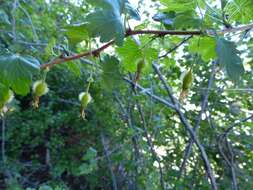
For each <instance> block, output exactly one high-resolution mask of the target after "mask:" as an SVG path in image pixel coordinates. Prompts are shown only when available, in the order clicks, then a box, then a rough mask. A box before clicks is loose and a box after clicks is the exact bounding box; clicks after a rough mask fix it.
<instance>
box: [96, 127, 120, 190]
mask: <svg viewBox="0 0 253 190" xmlns="http://www.w3.org/2000/svg"><path fill="white" fill-rule="evenodd" d="M100 138H101V142H102V145H103V149H104V154H105V157H106V160H107V165H108V168H109V170H110V173H111V178H112V184H113V189H114V190H117V189H118V187H117V180H116V177H115V175H114V172H113V167H112V161H111V159H110V157H109V151H108V146H107V143H106V140H105V136H104V133H103V132H101V133H100Z"/></svg>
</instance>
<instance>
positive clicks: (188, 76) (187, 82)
mask: <svg viewBox="0 0 253 190" xmlns="http://www.w3.org/2000/svg"><path fill="white" fill-rule="evenodd" d="M192 82H193V74H192V70H191V69H190V70H189V71H187V72H186V73H185V75H184V77H183V84H182V90H189V89H190V87H191V85H192Z"/></svg>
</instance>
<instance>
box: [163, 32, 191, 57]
mask: <svg viewBox="0 0 253 190" xmlns="http://www.w3.org/2000/svg"><path fill="white" fill-rule="evenodd" d="M192 37H193V35H191V36H189V37H187V38H184V39H183V40H182V41H181V42H180V43H179V44H177V45H176V46H175V47H173V48H171V49H170V50H169V51H167V52H166V53H165V54H163V55H161V56H159V59H161V58H164V57H166V56H167V55H168V54H170V53H172V52H173V51H175V50H176V49H177V48H179V47H180V46H181V45H183V44H184V43H185V42H187V41H188V40H189V39H191V38H192Z"/></svg>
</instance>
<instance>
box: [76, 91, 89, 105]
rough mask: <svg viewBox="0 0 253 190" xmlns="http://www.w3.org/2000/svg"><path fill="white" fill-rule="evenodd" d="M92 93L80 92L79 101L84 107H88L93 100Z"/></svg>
mask: <svg viewBox="0 0 253 190" xmlns="http://www.w3.org/2000/svg"><path fill="white" fill-rule="evenodd" d="M91 99H92V98H91V95H90V93H88V92H81V93H80V94H79V101H80V102H81V106H82V107H86V106H87V105H88V104H89V103H90V101H91Z"/></svg>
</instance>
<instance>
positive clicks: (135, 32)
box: [41, 23, 253, 68]
mask: <svg viewBox="0 0 253 190" xmlns="http://www.w3.org/2000/svg"><path fill="white" fill-rule="evenodd" d="M252 28H253V23H251V24H249V25H245V26H241V27H238V28H232V29H226V30H222V31H218V32H217V34H220V35H223V34H225V33H229V32H238V31H245V30H250V29H252ZM138 34H153V35H157V37H163V36H166V35H177V36H180V35H183V36H184V35H191V36H193V35H208V31H205V32H203V31H200V30H196V31H183V30H182V31H178V30H130V29H128V30H127V31H126V34H125V37H128V36H133V35H138ZM113 43H114V40H112V41H110V42H108V43H106V44H104V45H103V46H101V47H100V48H98V49H95V50H92V51H88V52H84V53H80V54H76V55H71V56H67V57H63V58H61V57H58V58H56V59H54V60H52V61H50V62H49V63H46V64H44V65H41V68H47V67H52V66H54V65H58V64H61V63H64V62H67V61H71V60H75V59H80V58H81V57H87V56H95V57H96V56H98V55H99V54H100V53H101V52H102V51H103V50H104V49H106V48H107V47H109V46H111V45H112V44H113Z"/></svg>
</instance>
